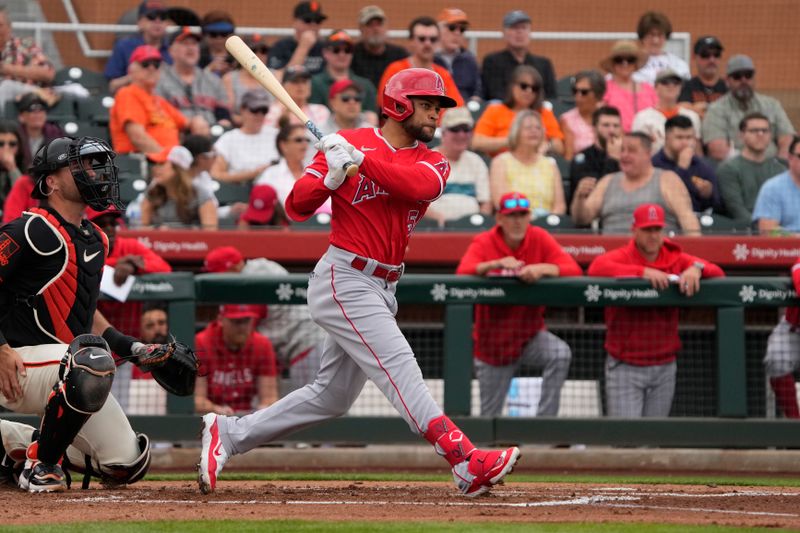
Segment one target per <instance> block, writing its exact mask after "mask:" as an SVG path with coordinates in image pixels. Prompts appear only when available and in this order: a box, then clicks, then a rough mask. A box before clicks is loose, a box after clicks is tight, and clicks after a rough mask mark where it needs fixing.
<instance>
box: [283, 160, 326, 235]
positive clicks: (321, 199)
mask: <svg viewBox="0 0 800 533" xmlns="http://www.w3.org/2000/svg"><path fill="white" fill-rule="evenodd" d="M327 173H328V163H327V161H325V154H323V153H322V152H317V153H316V155H315V156H314V160H313V161H312V162H311V164H310V165H308V166H307V167H306V169H305V172H304V173H303V177H301V178H300V179H299V180H297V181H295V182H294V186H292V190H291V191H290V192H289V196H287V197H286V201H285V202H284V208H285V210H286V214H287V215H288V216H289V218H291V219H292V220H294V221H296V222H302V221H304V220H308V219H309V218H310V217H311V215H313V214H314V213H315V212H316V210H317V209H319V208H320V206H321V205H322V204H324V203H325V200H327V199H328V198H329V197H330V196H331V194H332V193H333V191H331V190H330V189H329V188H327V187H326V186H325V183H323V179H324V178H325V174H327Z"/></svg>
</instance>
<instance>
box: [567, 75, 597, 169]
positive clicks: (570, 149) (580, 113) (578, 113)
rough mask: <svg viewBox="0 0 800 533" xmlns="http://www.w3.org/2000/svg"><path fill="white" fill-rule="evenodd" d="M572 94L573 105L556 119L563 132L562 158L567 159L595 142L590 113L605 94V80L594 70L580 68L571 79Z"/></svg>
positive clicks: (595, 109) (592, 112)
mask: <svg viewBox="0 0 800 533" xmlns="http://www.w3.org/2000/svg"><path fill="white" fill-rule="evenodd" d="M572 94H573V95H574V96H575V107H573V108H572V109H570V110H569V111H567V112H566V113H562V115H561V116H560V117H559V119H558V123H559V125H560V126H561V131H562V132H564V159H567V160H572V158H573V156H574V155H575V154H577V153H578V152H581V151H583V150H585V149H587V148H589V147H590V146H592V145H593V144H594V142H595V137H594V128H593V127H592V115H593V114H594V112H595V111H597V108H598V107H599V106H600V104H601V103H602V101H603V96H604V95H605V94H606V80H605V79H604V78H603V75H602V74H600V73H599V72H597V71H596V70H582V71H581V72H578V73H577V74H575V76H574V77H573V79H572Z"/></svg>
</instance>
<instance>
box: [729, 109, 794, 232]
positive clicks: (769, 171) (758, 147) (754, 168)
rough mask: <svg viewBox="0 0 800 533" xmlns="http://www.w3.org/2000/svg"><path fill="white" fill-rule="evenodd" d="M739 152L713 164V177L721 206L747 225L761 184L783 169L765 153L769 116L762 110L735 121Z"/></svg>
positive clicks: (776, 159) (767, 142)
mask: <svg viewBox="0 0 800 533" xmlns="http://www.w3.org/2000/svg"><path fill="white" fill-rule="evenodd" d="M739 137H740V138H741V142H742V152H741V153H740V154H739V155H737V156H736V157H734V158H731V159H728V160H727V161H723V162H722V163H721V164H720V165H719V166H718V167H717V179H718V183H719V186H720V192H721V193H722V200H723V202H724V203H725V209H726V210H727V212H728V216H730V217H731V218H732V219H733V220H734V221H736V223H737V224H741V225H742V226H743V227H748V226H750V221H751V218H752V215H753V207H754V206H755V203H756V198H757V197H758V191H759V190H761V186H762V185H763V184H764V182H765V181H767V180H768V179H769V178H771V177H772V176H777V175H778V174H780V173H781V172H783V171H785V170H786V165H785V164H783V163H782V162H781V161H780V160H779V159H778V158H776V157H770V156H767V148H768V147H769V146H770V145H771V144H772V130H771V129H770V123H769V119H768V118H767V117H766V115H764V114H762V113H758V112H755V113H749V114H748V115H745V117H744V118H743V119H742V120H741V122H739Z"/></svg>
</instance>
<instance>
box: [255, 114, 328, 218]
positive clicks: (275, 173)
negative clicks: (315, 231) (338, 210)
mask: <svg viewBox="0 0 800 533" xmlns="http://www.w3.org/2000/svg"><path fill="white" fill-rule="evenodd" d="M309 143H310V141H309V139H308V137H307V136H306V128H305V126H303V125H301V124H284V125H283V126H281V129H280V130H279V131H278V140H277V148H278V152H279V153H280V154H281V159H280V161H278V162H277V163H276V164H274V165H272V166H271V167H269V168H268V169H267V170H266V171H264V173H263V174H261V176H259V177H258V179H257V180H256V182H255V185H269V186H270V187H272V188H273V189H275V192H276V193H277V195H278V203H279V204H280V205H281V206H282V205H284V203H285V202H286V197H287V196H289V193H290V192H291V191H292V187H294V182H295V181H297V180H299V179H300V177H301V176H302V175H303V169H304V168H305V166H306V165H305V154H306V148H307V147H308V145H309ZM330 212H331V199H330V198H328V199H327V200H326V201H325V203H324V204H323V205H322V207H320V208H319V209H318V210H317V213H330Z"/></svg>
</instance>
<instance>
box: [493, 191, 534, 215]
mask: <svg viewBox="0 0 800 533" xmlns="http://www.w3.org/2000/svg"><path fill="white" fill-rule="evenodd" d="M530 212H531V201H530V200H528V198H527V197H526V196H525V195H524V194H522V193H519V192H507V193H505V194H504V195H503V196H501V197H500V211H499V213H500V214H501V215H508V214H510V213H530Z"/></svg>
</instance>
